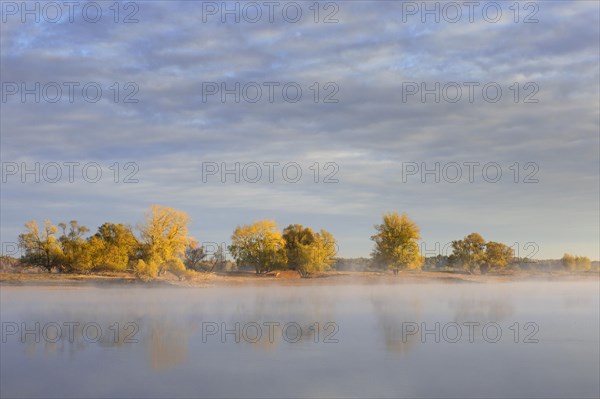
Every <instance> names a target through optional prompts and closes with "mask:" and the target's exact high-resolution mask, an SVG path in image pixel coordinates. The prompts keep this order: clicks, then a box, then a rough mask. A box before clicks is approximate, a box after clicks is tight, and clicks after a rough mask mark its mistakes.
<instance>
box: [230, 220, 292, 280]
mask: <svg viewBox="0 0 600 399" xmlns="http://www.w3.org/2000/svg"><path fill="white" fill-rule="evenodd" d="M284 245H285V241H284V240H283V238H282V237H281V233H280V232H279V231H277V224H276V223H275V222H274V221H272V220H261V221H258V222H256V223H253V224H250V225H245V226H238V227H236V229H235V230H234V232H233V235H232V236H231V245H230V246H229V252H230V253H231V255H232V256H233V258H234V259H235V260H236V261H237V263H238V265H247V266H251V267H253V268H254V269H255V270H256V273H257V274H260V273H268V272H270V271H271V270H274V269H278V268H281V267H283V266H284V265H285V264H286V258H285V250H284Z"/></svg>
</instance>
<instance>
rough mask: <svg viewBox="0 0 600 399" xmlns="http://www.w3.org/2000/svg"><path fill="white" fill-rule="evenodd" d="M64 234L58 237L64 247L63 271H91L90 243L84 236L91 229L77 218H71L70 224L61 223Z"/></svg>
mask: <svg viewBox="0 0 600 399" xmlns="http://www.w3.org/2000/svg"><path fill="white" fill-rule="evenodd" d="M58 225H59V227H60V228H61V229H62V235H61V236H60V238H59V239H58V240H59V242H60V245H61V247H62V253H63V255H62V259H61V265H60V268H61V271H63V272H69V273H73V272H79V273H81V272H89V271H90V270H91V269H92V262H91V257H90V251H89V248H88V244H87V242H86V240H85V238H84V237H83V236H84V234H85V233H87V232H88V231H90V229H88V228H87V227H85V226H82V225H80V224H79V222H77V220H71V221H70V222H69V224H68V225H67V224H65V223H59V224H58Z"/></svg>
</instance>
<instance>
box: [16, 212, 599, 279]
mask: <svg viewBox="0 0 600 399" xmlns="http://www.w3.org/2000/svg"><path fill="white" fill-rule="evenodd" d="M189 222H190V217H189V215H187V214H186V213H185V212H182V211H178V210H175V209H172V208H169V207H165V206H160V205H154V206H152V207H150V209H149V210H148V212H147V213H146V215H145V219H144V221H143V222H142V223H141V224H139V225H138V226H137V228H136V231H135V232H134V229H133V228H132V227H131V226H128V225H124V224H120V223H119V224H115V223H104V224H102V225H101V226H100V227H99V228H98V231H97V232H96V233H94V234H93V235H90V236H87V237H86V234H87V233H88V232H89V229H88V228H87V227H85V226H82V225H80V224H79V223H78V222H77V221H76V220H72V221H70V222H69V223H68V224H66V223H59V224H58V225H53V224H52V223H51V222H50V221H48V220H46V221H44V223H43V225H42V226H39V225H38V224H37V223H36V222H35V221H30V222H27V223H26V224H25V229H26V230H25V232H24V233H22V234H21V235H20V236H19V245H20V247H21V249H22V251H23V256H22V258H21V262H22V263H23V264H26V265H31V266H36V267H39V268H41V269H43V270H46V271H48V272H52V271H58V272H61V273H93V272H101V271H113V272H130V273H135V274H136V275H137V276H138V277H140V278H154V277H157V276H159V275H161V274H164V273H166V272H170V273H172V274H174V275H175V276H177V277H179V278H184V277H185V275H186V274H187V273H189V272H188V271H189V270H192V271H197V272H206V271H215V270H218V271H228V270H232V269H234V268H242V269H243V268H251V269H252V270H254V271H255V272H256V273H257V274H265V273H270V272H272V271H278V270H294V271H296V272H298V273H299V274H300V275H301V276H302V277H308V276H311V275H314V274H318V273H322V272H325V271H327V270H330V269H332V268H334V269H336V270H390V271H392V272H393V273H394V274H398V273H399V272H400V271H402V270H421V269H422V268H423V267H425V268H426V269H427V270H436V269H446V268H451V269H461V270H465V271H466V272H468V273H481V274H485V273H488V272H498V271H501V270H505V269H507V268H509V267H511V266H514V265H516V264H520V263H522V262H524V260H522V259H517V258H515V257H514V252H513V250H512V249H511V248H510V247H509V246H507V245H505V244H503V243H499V242H494V241H486V240H485V239H484V238H483V237H482V236H481V235H480V234H478V233H471V234H469V235H467V236H466V237H464V238H463V239H461V240H456V241H452V254H451V255H449V256H442V255H438V256H435V257H430V258H425V257H423V256H421V254H420V251H419V245H418V241H419V240H420V239H421V236H420V230H419V227H418V226H417V224H416V223H415V222H414V221H412V220H411V219H410V218H409V217H408V216H407V215H406V214H398V213H396V212H391V213H387V214H385V215H383V220H382V222H381V223H380V224H377V225H375V234H374V235H373V236H371V240H373V241H374V249H373V252H372V254H371V258H359V259H343V258H337V257H336V256H337V244H336V240H335V238H334V237H333V235H332V234H331V233H330V232H328V231H326V230H324V229H321V230H319V231H315V230H313V229H311V228H309V227H305V226H303V225H301V224H291V225H289V226H287V227H286V228H284V229H283V231H279V230H278V228H277V224H276V223H275V222H274V221H271V220H261V221H257V222H255V223H253V224H249V225H244V226H238V227H236V229H235V230H234V232H233V234H232V236H231V244H230V245H229V246H228V247H227V248H225V246H224V245H221V246H219V247H218V248H217V250H216V251H215V252H214V253H213V254H211V256H210V257H209V256H208V254H207V253H206V251H205V249H204V248H203V247H202V246H201V245H200V244H199V242H198V241H196V240H195V239H193V238H192V237H189V236H188V224H189ZM136 233H137V234H136ZM226 250H227V251H228V252H229V253H230V254H231V255H232V257H233V260H234V261H235V263H233V262H231V261H229V260H227V259H226ZM560 264H561V267H563V268H564V269H566V270H569V271H575V270H582V271H587V270H590V268H591V261H590V259H589V258H586V257H582V256H573V255H569V254H565V255H564V256H563V258H562V259H561V260H560Z"/></svg>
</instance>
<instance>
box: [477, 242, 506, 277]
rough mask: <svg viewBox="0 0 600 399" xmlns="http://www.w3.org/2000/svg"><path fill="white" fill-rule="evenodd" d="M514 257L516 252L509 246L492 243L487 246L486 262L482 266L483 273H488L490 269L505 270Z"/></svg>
mask: <svg viewBox="0 0 600 399" xmlns="http://www.w3.org/2000/svg"><path fill="white" fill-rule="evenodd" d="M513 256H514V251H513V249H512V248H511V247H509V246H508V245H505V244H502V243H500V242H494V241H490V242H488V243H487V244H485V262H484V263H483V264H482V265H480V270H481V272H482V273H484V274H485V273H487V271H488V269H490V268H491V269H495V270H498V269H504V268H505V267H506V266H508V263H509V262H510V260H511V259H512V258H513Z"/></svg>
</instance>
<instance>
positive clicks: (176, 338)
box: [143, 320, 194, 370]
mask: <svg viewBox="0 0 600 399" xmlns="http://www.w3.org/2000/svg"><path fill="white" fill-rule="evenodd" d="M147 327H148V328H149V333H148V334H147V335H145V336H144V338H143V340H144V345H145V346H146V348H147V350H148V353H149V354H150V363H151V365H152V368H153V369H155V370H164V369H169V368H173V367H177V366H179V365H181V364H183V363H185V361H186V359H187V352H188V347H189V343H188V341H189V337H190V336H191V334H192V332H193V330H194V328H192V327H191V326H190V325H189V324H181V323H176V322H167V321H166V320H153V321H152V323H151V325H150V326H147Z"/></svg>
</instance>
